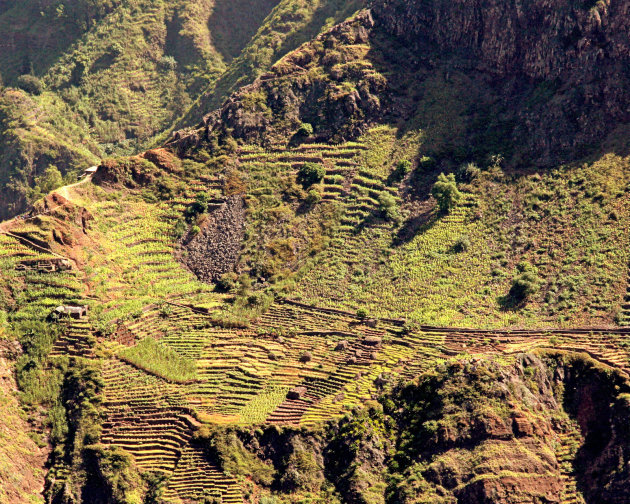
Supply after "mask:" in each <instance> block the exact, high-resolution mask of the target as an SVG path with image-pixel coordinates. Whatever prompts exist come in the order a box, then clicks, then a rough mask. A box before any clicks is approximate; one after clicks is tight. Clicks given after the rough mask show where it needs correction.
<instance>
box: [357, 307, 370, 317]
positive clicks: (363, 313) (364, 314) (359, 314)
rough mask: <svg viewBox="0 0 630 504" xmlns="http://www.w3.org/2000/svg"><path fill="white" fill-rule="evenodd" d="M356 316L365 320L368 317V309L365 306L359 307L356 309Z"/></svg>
mask: <svg viewBox="0 0 630 504" xmlns="http://www.w3.org/2000/svg"><path fill="white" fill-rule="evenodd" d="M357 317H359V318H360V319H361V320H365V319H366V318H368V311H367V310H366V309H365V308H359V309H358V310H357Z"/></svg>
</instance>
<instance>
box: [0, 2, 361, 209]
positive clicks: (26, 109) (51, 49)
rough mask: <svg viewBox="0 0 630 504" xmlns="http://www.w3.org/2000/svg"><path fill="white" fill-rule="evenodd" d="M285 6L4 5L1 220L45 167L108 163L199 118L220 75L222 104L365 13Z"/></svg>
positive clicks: (70, 169)
mask: <svg viewBox="0 0 630 504" xmlns="http://www.w3.org/2000/svg"><path fill="white" fill-rule="evenodd" d="M277 4H278V2H276V1H274V0H260V1H258V2H246V3H245V4H243V5H240V4H234V2H226V1H223V0H216V1H214V0H206V1H203V2H190V1H187V0H179V1H177V2H163V1H162V0H133V1H129V2H118V1H107V2H105V1H104V2H83V1H70V2H46V3H45V4H44V5H40V4H39V3H38V2H11V3H7V5H6V6H5V8H4V10H3V11H1V12H0V33H2V34H3V40H4V42H3V44H4V45H5V46H6V48H7V50H5V51H2V52H1V54H0V76H2V79H1V81H2V82H3V83H4V85H5V86H10V87H8V88H6V89H5V90H4V91H2V82H0V92H1V93H2V94H1V100H2V103H3V110H4V115H6V116H7V120H4V119H3V121H2V124H3V126H2V130H1V131H2V136H3V139H4V138H6V139H5V140H3V142H5V143H6V144H7V147H6V148H4V149H3V150H2V158H1V159H0V181H1V182H2V186H3V198H5V199H6V200H7V202H8V203H7V205H3V208H2V209H0V216H2V217H4V218H6V217H8V216H12V215H15V214H16V213H18V212H21V211H23V210H24V209H25V208H26V204H27V203H28V202H29V201H32V200H33V199H32V198H30V197H29V188H32V187H34V186H36V185H37V180H36V178H37V176H40V175H41V174H42V173H43V171H44V169H45V168H46V166H48V165H50V164H54V165H55V166H57V167H58V168H59V170H60V171H61V173H62V174H64V175H66V174H67V175H68V177H74V176H76V175H77V174H78V173H79V172H80V171H82V170H83V169H85V168H87V167H89V166H91V165H92V164H95V163H96V162H97V161H96V160H97V159H98V158H102V157H105V156H107V155H111V154H114V153H115V154H123V153H134V152H138V151H140V150H142V148H143V146H148V145H151V144H152V143H154V140H153V137H154V136H156V135H160V134H162V133H165V132H168V131H169V130H170V128H171V125H172V124H173V123H174V122H176V121H177V120H178V118H180V117H181V116H184V115H187V114H188V115H187V117H188V120H189V121H198V118H199V115H200V112H199V104H197V103H196V102H197V101H198V100H199V99H201V97H202V96H206V95H207V94H208V93H209V91H208V88H209V86H213V85H215V84H217V83H218V81H219V79H220V78H221V79H222V84H221V85H220V87H219V88H217V89H216V90H213V91H212V93H213V97H214V98H213V99H214V100H219V101H220V100H222V99H223V98H224V97H225V96H226V95H227V94H229V92H231V91H232V90H233V89H235V87H236V86H237V84H238V83H239V82H243V80H244V81H251V80H253V78H254V77H256V76H257V75H258V72H261V71H264V70H265V69H266V68H268V67H269V66H271V64H273V63H274V62H275V61H276V60H277V59H278V58H279V57H280V56H282V55H283V54H285V53H286V52H288V51H290V50H292V49H293V48H295V47H296V46H297V45H299V44H300V43H302V42H304V41H306V40H307V39H309V38H310V37H312V36H314V35H315V34H317V33H318V32H319V30H321V29H322V27H323V26H325V25H326V24H327V23H328V24H330V23H333V22H335V21H339V20H341V19H343V16H348V15H350V14H352V12H353V11H354V10H356V8H358V4H353V6H354V7H352V6H350V5H346V4H345V3H344V2H335V1H333V0H329V1H323V2H308V3H307V2H305V3H304V5H297V4H295V2H292V1H290V2H284V4H278V5H277ZM338 4H339V5H338ZM342 4H343V5H344V6H345V7H344V8H343V9H342ZM58 33H61V36H57V34H58ZM263 46H264V47H265V48H266V49H265V50H262V48H263ZM276 46H277V49H273V50H272V52H268V51H269V50H270V49H271V48H272V47H276ZM241 52H243V55H242V57H240V59H238V60H235V58H236V57H238V56H239V55H241ZM229 75H232V76H234V75H237V76H238V78H232V77H229ZM217 85H218V84H217ZM16 87H17V88H20V89H21V90H23V91H24V92H21V91H17V90H16V89H15V88H16ZM16 93H20V95H19V96H18V97H16ZM191 108H192V109H194V110H195V112H194V113H190V112H189V110H190V109H191ZM191 114H193V115H191ZM11 117H16V118H18V119H17V120H19V121H20V122H21V121H25V123H24V124H19V123H17V124H15V121H13V122H12V121H11V120H10V118H11ZM190 117H194V119H190ZM15 137H18V138H15Z"/></svg>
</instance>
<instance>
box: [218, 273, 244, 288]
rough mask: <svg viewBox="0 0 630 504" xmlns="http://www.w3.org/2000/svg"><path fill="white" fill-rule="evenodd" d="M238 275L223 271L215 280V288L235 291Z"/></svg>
mask: <svg viewBox="0 0 630 504" xmlns="http://www.w3.org/2000/svg"><path fill="white" fill-rule="evenodd" d="M238 284H239V283H238V275H237V274H236V273H234V272H232V271H231V272H229V273H224V274H223V275H221V278H219V279H218V280H217V288H218V289H219V290H222V291H224V292H231V291H235V290H236V289H237V287H238Z"/></svg>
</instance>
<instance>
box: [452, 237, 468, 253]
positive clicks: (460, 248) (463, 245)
mask: <svg viewBox="0 0 630 504" xmlns="http://www.w3.org/2000/svg"><path fill="white" fill-rule="evenodd" d="M469 248H470V239H469V238H468V236H460V237H459V238H458V239H457V241H456V242H455V243H454V244H453V250H454V251H455V252H464V251H466V250H468V249H469Z"/></svg>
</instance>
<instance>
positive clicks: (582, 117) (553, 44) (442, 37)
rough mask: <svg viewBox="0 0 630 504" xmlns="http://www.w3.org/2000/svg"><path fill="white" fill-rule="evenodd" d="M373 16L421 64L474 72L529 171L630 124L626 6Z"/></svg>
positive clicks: (555, 2)
mask: <svg viewBox="0 0 630 504" xmlns="http://www.w3.org/2000/svg"><path fill="white" fill-rule="evenodd" d="M373 14H374V17H375V19H376V21H377V26H378V27H379V28H381V29H384V30H386V31H388V32H389V33H391V34H393V35H395V36H397V37H400V38H402V39H404V40H405V41H406V42H407V43H409V44H410V45H412V46H414V47H415V48H416V54H417V56H418V59H419V60H422V61H423V62H425V63H429V64H434V63H435V62H436V61H437V60H439V59H444V58H448V59H449V64H450V65H451V68H458V69H461V70H464V71H467V72H470V71H473V72H482V73H483V74H484V75H485V76H486V78H487V79H488V80H489V81H491V82H492V84H493V85H494V86H495V87H496V89H498V90H499V91H500V94H501V95H502V97H503V99H504V100H505V101H506V103H508V102H509V105H510V108H511V110H512V112H514V114H515V117H513V118H512V119H513V120H514V121H515V123H516V125H515V127H514V129H513V133H512V138H513V141H514V143H515V144H517V145H518V144H522V148H521V150H522V152H525V153H526V155H527V157H528V158H529V159H527V160H526V161H527V162H531V163H534V164H540V165H545V164H551V163H554V162H558V161H562V160H564V159H565V158H575V157H578V156H579V155H580V154H583V153H584V152H585V151H587V150H588V149H589V148H591V147H592V146H593V144H595V143H596V142H597V141H598V140H601V139H602V138H603V137H604V136H605V135H606V134H607V133H608V132H609V131H610V130H611V128H614V127H615V125H616V124H617V123H618V122H627V121H628V120H630V72H629V70H628V69H629V68H630V41H629V40H628V32H629V29H630V2H629V1H627V0H621V1H611V0H601V1H599V2H595V1H593V0H586V1H573V0H532V1H527V2H522V1H521V0H508V1H504V0H456V1H448V0H438V1H435V2H426V1H423V0H375V1H374V2H373Z"/></svg>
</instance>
